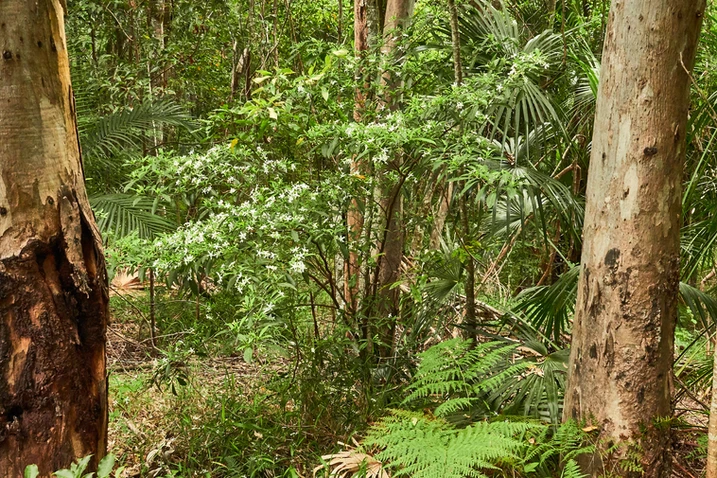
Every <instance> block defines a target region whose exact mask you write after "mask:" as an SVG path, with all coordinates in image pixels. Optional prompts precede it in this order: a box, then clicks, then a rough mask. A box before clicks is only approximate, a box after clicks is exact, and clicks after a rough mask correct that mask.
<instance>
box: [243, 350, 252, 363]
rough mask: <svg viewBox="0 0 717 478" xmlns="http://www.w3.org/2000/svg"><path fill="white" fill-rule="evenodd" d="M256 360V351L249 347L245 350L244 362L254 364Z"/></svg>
mask: <svg viewBox="0 0 717 478" xmlns="http://www.w3.org/2000/svg"><path fill="white" fill-rule="evenodd" d="M253 359H254V349H252V348H251V347H247V348H245V349H244V361H245V362H246V363H252V361H253Z"/></svg>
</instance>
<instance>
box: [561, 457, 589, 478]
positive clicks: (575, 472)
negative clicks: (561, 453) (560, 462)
mask: <svg viewBox="0 0 717 478" xmlns="http://www.w3.org/2000/svg"><path fill="white" fill-rule="evenodd" d="M587 476H588V475H586V474H584V473H581V472H580V468H579V467H578V464H577V462H576V461H575V460H568V462H567V463H565V467H564V468H563V473H562V474H561V475H560V478H585V477H587Z"/></svg>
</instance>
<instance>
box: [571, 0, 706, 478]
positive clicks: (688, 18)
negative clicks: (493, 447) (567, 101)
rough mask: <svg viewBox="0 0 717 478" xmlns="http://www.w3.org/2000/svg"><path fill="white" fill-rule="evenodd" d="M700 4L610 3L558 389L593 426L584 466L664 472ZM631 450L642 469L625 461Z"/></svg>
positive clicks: (659, 0) (678, 0) (621, 472)
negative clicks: (564, 371)
mask: <svg viewBox="0 0 717 478" xmlns="http://www.w3.org/2000/svg"><path fill="white" fill-rule="evenodd" d="M704 8H705V1H704V0H699V1H694V0H623V1H619V0H618V1H614V2H613V4H612V7H611V10H610V18H609V24H608V29H607V36H606V41H605V45H604V50H603V56H602V58H603V63H602V71H601V83H600V89H599V93H598V100H597V113H596V119H595V129H594V134H593V143H592V144H593V147H592V157H591V162H590V170H589V174H588V185H587V193H586V194H587V205H586V211H585V226H584V231H583V235H584V244H583V253H582V265H581V270H580V282H579V285H578V301H577V307H576V316H575V323H574V327H573V342H572V350H571V356H570V369H569V377H568V387H567V390H566V397H565V418H566V419H569V418H575V419H579V420H586V421H596V425H597V426H598V427H599V436H600V438H601V440H600V441H599V445H598V448H599V450H598V453H596V455H595V456H594V457H590V459H589V460H585V463H584V464H583V465H584V468H585V471H587V472H588V473H592V474H593V476H594V475H595V474H597V473H598V472H603V471H604V470H615V471H614V472H615V473H617V475H618V476H646V477H665V476H669V468H670V466H669V465H670V461H669V456H668V454H667V451H668V447H669V427H668V426H665V425H664V424H658V423H656V420H658V419H659V418H660V417H669V416H670V415H671V404H670V398H671V390H672V384H671V381H670V370H671V367H672V357H673V341H674V328H675V321H676V316H677V294H678V283H679V252H680V251H679V232H680V209H681V206H680V197H681V194H680V189H681V181H682V169H683V163H684V156H685V129H686V121H687V111H688V106H689V89H690V88H689V85H690V78H689V75H688V73H687V72H686V71H685V69H688V70H689V69H691V68H692V65H693V62H694V57H695V49H696V45H697V39H698V36H699V30H700V26H701V22H702V16H703V14H704ZM611 444H616V445H618V446H617V448H614V449H613V451H612V453H611V454H609V455H608V454H607V453H606V450H607V449H608V448H610V446H611ZM600 452H602V453H600ZM635 462H638V463H639V465H640V466H641V467H642V468H643V470H644V472H643V473H635V472H630V471H628V468H629V466H626V465H629V464H631V465H634V464H636V463H635Z"/></svg>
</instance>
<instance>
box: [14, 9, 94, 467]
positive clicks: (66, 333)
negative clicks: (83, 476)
mask: <svg viewBox="0 0 717 478" xmlns="http://www.w3.org/2000/svg"><path fill="white" fill-rule="evenodd" d="M0 19H1V23H0V48H1V49H2V58H0V78H1V79H2V81H0V105H2V107H0V476H6V477H13V478H14V477H17V476H22V472H23V470H24V468H25V466H26V465H28V464H31V463H35V464H37V465H38V467H39V469H40V472H41V474H49V472H51V471H54V470H56V469H58V468H63V467H67V466H68V465H69V464H70V463H71V462H72V461H73V460H74V459H75V458H77V457H82V456H85V455H88V454H94V455H95V456H94V458H93V463H94V464H95V465H96V463H97V461H98V460H99V459H100V458H101V457H102V456H103V455H104V454H105V452H106V444H107V436H106V430H107V399H106V394H107V386H106V372H105V329H106V322H107V312H108V311H107V304H108V294H107V278H106V273H105V266H104V256H103V252H102V242H101V238H100V235H99V231H98V230H97V227H96V225H95V223H94V218H93V215H92V212H91V209H90V206H89V202H88V200H87V196H86V193H85V188H84V182H83V181H84V180H83V173H82V166H81V160H80V150H79V143H78V137H77V128H76V123H75V111H74V101H73V95H72V88H71V86H70V72H69V62H68V56H67V50H66V46H65V34H64V9H63V5H62V4H61V3H60V2H59V0H38V1H37V2H25V1H22V0H5V1H3V2H0Z"/></svg>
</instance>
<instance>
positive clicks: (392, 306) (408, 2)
mask: <svg viewBox="0 0 717 478" xmlns="http://www.w3.org/2000/svg"><path fill="white" fill-rule="evenodd" d="M413 5H414V3H413V0H388V2H387V3H386V15H385V20H384V27H383V42H384V43H383V46H382V47H381V53H382V55H383V57H384V61H385V62H386V63H387V64H391V63H393V61H394V60H395V54H396V47H397V46H398V43H399V41H400V35H401V31H402V30H403V28H404V27H405V26H406V24H407V23H408V21H409V20H410V17H411V15H412V14H413ZM382 86H383V98H382V102H383V105H384V107H385V108H387V109H390V110H395V109H397V108H398V107H399V98H398V97H397V94H396V92H397V91H398V90H399V89H400V88H399V87H400V79H399V78H398V77H394V75H392V74H391V71H390V69H389V70H387V71H384V73H383V75H382ZM402 165H403V155H402V153H401V152H396V153H395V155H394V157H393V158H392V160H391V161H389V164H388V165H387V166H386V170H385V171H386V172H388V171H396V172H398V174H397V176H398V177H399V179H398V180H397V181H387V180H381V181H380V183H379V186H378V187H379V189H380V191H379V195H380V199H379V204H380V209H381V211H382V212H383V218H382V219H383V226H382V227H383V230H382V231H381V244H380V246H379V257H378V262H377V264H378V273H377V283H376V285H375V290H376V295H375V308H374V310H375V313H376V314H377V316H378V317H379V318H380V319H381V320H382V321H383V320H385V323H383V324H381V329H380V331H379V336H380V337H381V342H382V344H381V348H380V352H381V355H382V356H387V355H388V354H390V353H391V350H392V349H393V337H394V331H395V328H396V318H397V316H398V312H399V291H400V290H399V288H398V287H393V284H395V283H396V282H397V281H398V279H399V277H400V274H401V262H402V261H403V249H404V245H405V242H406V235H405V231H404V222H403V181H404V179H405V177H404V175H403V173H402V172H401V167H402ZM386 172H379V175H380V176H383V177H384V178H385V177H386V176H391V175H390V174H386Z"/></svg>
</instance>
